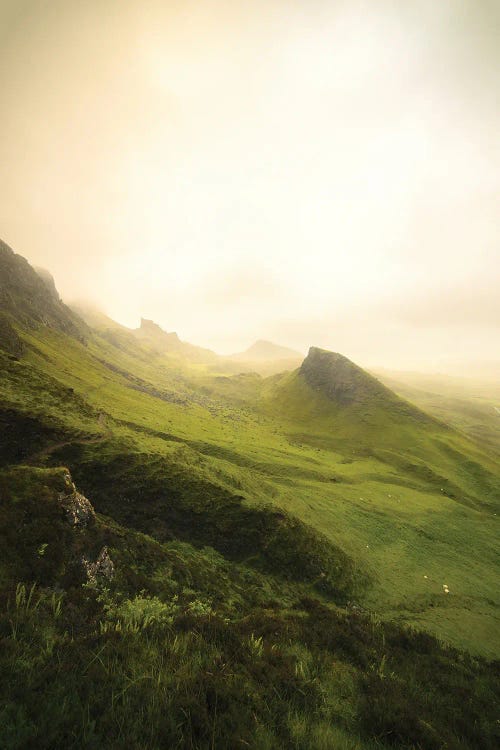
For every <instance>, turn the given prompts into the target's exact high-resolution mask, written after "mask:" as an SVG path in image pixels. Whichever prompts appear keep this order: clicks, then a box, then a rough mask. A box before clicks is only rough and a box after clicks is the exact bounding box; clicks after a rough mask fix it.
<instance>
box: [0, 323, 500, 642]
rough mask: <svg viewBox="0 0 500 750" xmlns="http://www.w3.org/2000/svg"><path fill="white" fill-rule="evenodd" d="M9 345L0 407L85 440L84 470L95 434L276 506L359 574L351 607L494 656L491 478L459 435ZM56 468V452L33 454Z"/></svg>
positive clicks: (107, 352)
mask: <svg viewBox="0 0 500 750" xmlns="http://www.w3.org/2000/svg"><path fill="white" fill-rule="evenodd" d="M24 339H25V341H27V342H28V343H29V345H30V346H29V349H28V351H27V353H26V355H25V357H24V358H23V360H22V361H21V362H14V361H11V360H10V361H9V366H8V369H9V373H10V374H9V376H8V377H7V376H6V377H4V378H3V380H2V390H3V395H2V400H3V401H4V402H5V403H7V404H10V405H15V406H16V408H20V409H22V410H24V411H27V412H28V413H29V414H30V415H33V414H35V415H36V414H38V415H42V416H43V417H44V419H45V418H46V417H49V418H50V420H49V421H53V422H54V421H55V422H54V423H55V424H57V425H58V426H61V425H62V426H63V427H64V430H69V431H72V432H73V433H75V434H76V435H77V434H78V433H79V432H80V433H81V432H82V431H84V432H85V433H86V436H85V438H84V440H85V451H86V458H85V461H86V462H87V465H88V466H92V461H93V460H94V462H96V461H98V460H99V456H100V454H101V452H102V446H101V445H100V444H99V443H98V442H97V443H96V442H95V441H96V440H99V439H101V438H102V439H104V438H106V440H107V443H108V444H112V445H113V446H114V447H113V448H112V449H109V450H110V452H111V453H113V452H116V444H118V443H119V444H120V445H122V446H127V447H126V450H133V451H137V452H140V454H141V455H143V456H144V455H152V454H155V455H159V456H164V457H166V458H167V457H168V458H169V460H170V461H171V464H172V465H175V466H177V467H179V468H180V469H182V470H183V471H186V472H188V473H190V474H195V475H197V476H199V477H201V478H203V479H204V480H206V481H207V482H208V483H209V484H211V485H215V486H220V487H221V488H223V489H224V490H225V491H227V492H229V493H233V494H234V493H237V494H238V495H241V496H243V497H244V498H245V503H246V504H247V505H250V506H251V505H255V506H260V505H261V504H262V503H272V504H274V505H277V506H279V507H280V508H283V509H285V510H286V511H289V512H291V513H292V514H293V515H294V516H296V517H298V518H299V519H302V520H303V521H305V522H306V523H307V524H309V525H311V526H312V527H314V528H316V529H318V530H320V531H321V532H322V533H323V534H324V535H325V536H326V537H327V538H328V539H329V540H330V541H331V542H333V543H334V544H335V545H336V546H337V547H340V548H341V549H343V550H344V551H345V552H346V553H347V554H348V555H349V556H350V557H351V558H352V559H353V560H354V561H355V562H356V564H357V566H358V568H359V569H360V570H361V571H363V573H364V572H365V571H367V572H368V574H369V576H370V577H371V579H372V585H371V587H370V588H368V590H367V591H366V592H365V594H364V595H363V598H361V595H359V597H360V601H361V603H362V604H363V605H364V606H367V607H370V608H373V609H376V610H377V611H379V612H380V613H381V614H382V615H383V616H386V617H397V618H399V619H400V620H401V621H403V622H409V623H416V624H418V625H419V626H420V627H424V628H427V629H429V630H430V631H431V632H433V633H436V634H437V635H439V636H440V637H443V638H445V639H446V640H449V641H450V642H451V643H453V644H456V645H460V646H464V647H467V648H469V649H471V650H472V651H475V652H478V653H483V654H486V655H495V654H496V655H498V653H499V652H500V641H499V628H498V619H497V617H498V602H497V601H496V600H495V590H496V585H495V582H496V580H497V576H498V567H497V565H498V561H497V559H496V557H495V550H496V547H495V543H496V533H497V530H496V522H497V517H496V516H494V515H493V514H494V513H495V512H496V510H494V504H495V501H496V500H498V474H497V473H496V471H497V470H496V466H495V462H494V460H493V459H492V458H491V456H490V455H489V454H488V453H487V452H485V451H483V450H482V449H480V448H479V447H478V446H477V445H474V444H473V443H471V442H470V441H469V440H467V438H465V436H463V435H460V434H458V433H455V432H454V431H452V430H450V429H447V428H445V427H444V426H443V425H440V424H439V423H437V422H435V421H432V420H428V421H424V424H421V423H419V421H418V420H416V421H415V420H414V421H412V420H403V421H402V420H401V413H400V409H401V405H400V404H398V402H397V401H396V402H394V403H392V405H391V408H390V409H389V410H388V409H387V408H385V407H387V405H385V406H384V408H380V409H377V408H375V407H366V406H362V407H356V406H354V407H352V406H351V407H349V408H348V409H342V408H337V407H335V405H334V404H332V402H331V401H330V400H328V399H326V398H325V397H323V396H321V394H318V393H316V392H314V391H311V389H310V387H309V386H308V385H307V383H306V382H305V381H304V379H303V378H302V377H301V376H300V375H298V374H297V373H292V374H288V375H285V376H277V377H272V378H268V379H261V378H259V377H258V376H239V377H238V376H236V377H223V376H222V377H214V376H212V375H210V374H209V373H207V371H206V370H205V369H204V368H203V367H202V366H188V365H184V366H179V363H178V362H177V361H174V362H173V361H172V359H169V358H167V357H161V356H159V355H158V354H154V353H153V352H146V351H145V350H144V349H143V348H141V347H140V345H139V344H138V343H137V342H131V341H129V340H128V339H127V338H126V337H125V339H124V340H123V341H122V342H121V347H120V348H118V347H116V346H114V345H113V344H111V343H110V342H109V341H108V340H106V338H103V337H102V336H93V337H91V338H90V339H89V342H88V346H87V347H83V346H82V345H81V344H80V343H78V342H77V341H75V340H73V339H70V338H67V337H63V336H61V334H58V333H55V332H49V331H47V330H43V331H42V330H41V331H39V332H38V333H37V332H32V333H31V334H29V335H26V334H25V335H24ZM61 384H62V385H63V386H64V387H65V388H66V389H73V390H72V391H70V390H66V391H62V390H61V388H60V385H61ZM403 423H404V426H403ZM99 436H100V437H99ZM80 439H81V436H80ZM113 441H114V442H113ZM54 442H55V443H57V440H56V439H55V438H54ZM61 442H65V441H61ZM78 455H80V454H78ZM68 457H69V458H71V452H69V453H68V450H66V453H65V448H64V446H60V449H59V453H58V454H57V453H55V454H53V455H51V454H48V455H47V454H45V455H41V456H39V457H38V458H39V461H40V462H41V463H43V462H45V463H47V462H51V461H52V462H55V461H57V460H61V461H63V460H66V458H68ZM73 458H74V459H75V460H76V457H75V456H73ZM80 460H81V459H80V458H79V459H78V461H80ZM78 461H77V463H78ZM68 463H70V461H69V460H68ZM72 469H73V470H74V471H75V472H76V474H77V475H78V478H79V479H80V481H83V482H85V471H84V470H82V469H81V468H79V467H78V466H75V467H73V466H72ZM79 472H80V473H79ZM495 473H496V478H495ZM424 576H427V578H424ZM443 583H447V584H448V586H449V588H450V594H449V595H445V594H444V593H443Z"/></svg>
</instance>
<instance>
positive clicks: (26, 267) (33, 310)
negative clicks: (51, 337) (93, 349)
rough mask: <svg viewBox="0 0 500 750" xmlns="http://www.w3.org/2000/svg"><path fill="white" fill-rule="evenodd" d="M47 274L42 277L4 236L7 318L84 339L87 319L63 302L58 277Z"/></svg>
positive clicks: (0, 275)
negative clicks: (5, 240) (9, 244)
mask: <svg viewBox="0 0 500 750" xmlns="http://www.w3.org/2000/svg"><path fill="white" fill-rule="evenodd" d="M44 274H45V277H44V278H42V277H41V276H40V275H39V274H38V273H37V272H36V271H35V270H34V269H33V268H32V267H31V266H30V264H29V263H28V261H27V260H25V258H22V257H21V256H20V255H17V254H16V253H14V252H13V250H11V248H10V247H9V246H8V245H6V244H5V242H2V241H1V240H0V313H1V314H3V316H4V320H5V319H7V318H8V319H9V320H10V321H11V322H12V321H15V323H16V326H21V327H23V326H24V327H29V328H33V327H34V326H35V327H36V326H38V325H47V326H50V327H51V328H55V329H56V330H58V331H62V332H63V333H67V334H68V335H70V336H74V337H76V338H78V339H80V340H83V339H84V338H85V334H86V332H87V327H86V325H85V323H84V322H83V321H82V320H81V319H80V318H78V316H77V315H75V313H73V312H72V311H71V310H70V309H69V308H68V307H66V305H65V304H64V303H63V302H61V300H60V298H59V295H58V293H57V290H56V288H55V284H54V280H53V279H52V277H51V276H50V274H47V272H44ZM0 344H1V342H0Z"/></svg>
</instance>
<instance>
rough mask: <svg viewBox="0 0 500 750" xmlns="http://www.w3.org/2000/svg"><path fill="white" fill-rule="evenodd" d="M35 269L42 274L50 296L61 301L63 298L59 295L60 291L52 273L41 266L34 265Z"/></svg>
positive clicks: (41, 276)
mask: <svg viewBox="0 0 500 750" xmlns="http://www.w3.org/2000/svg"><path fill="white" fill-rule="evenodd" d="M33 268H34V270H35V271H36V272H37V274H38V275H39V276H40V278H41V280H42V281H43V283H44V284H45V286H46V287H47V289H48V291H49V294H50V296H51V297H52V299H54V300H56V301H57V302H60V301H61V298H60V297H59V292H58V291H57V288H56V282H55V281H54V277H53V276H52V274H51V273H50V272H49V271H47V270H46V269H45V268H39V267H38V266H33Z"/></svg>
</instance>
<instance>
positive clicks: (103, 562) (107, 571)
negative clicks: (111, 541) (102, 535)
mask: <svg viewBox="0 0 500 750" xmlns="http://www.w3.org/2000/svg"><path fill="white" fill-rule="evenodd" d="M81 565H82V568H83V571H84V573H85V575H86V577H87V581H88V582H89V583H90V584H93V585H95V584H96V583H97V582H98V580H99V579H104V580H107V581H110V580H112V578H113V577H114V575H115V565H114V563H113V560H112V559H111V558H110V556H109V552H108V548H107V547H103V548H102V550H101V551H100V552H99V554H98V556H97V559H96V560H95V561H94V562H92V561H91V560H89V559H88V557H86V556H83V557H82V559H81Z"/></svg>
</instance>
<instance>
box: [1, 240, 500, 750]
mask: <svg viewBox="0 0 500 750" xmlns="http://www.w3.org/2000/svg"><path fill="white" fill-rule="evenodd" d="M1 257H2V259H3V262H2V265H1V266H0V288H1V299H2V300H3V307H2V312H3V315H4V319H3V320H7V321H8V322H9V326H10V327H11V330H12V332H13V334H14V335H15V337H17V338H16V340H15V341H14V344H13V343H12V341H11V339H10V337H9V336H10V334H9V335H7V336H4V337H3V338H2V336H0V534H1V536H2V540H3V542H4V543H3V544H2V545H0V633H1V637H2V645H3V648H2V649H0V670H1V672H2V674H4V675H6V679H5V680H3V681H1V684H0V716H1V721H0V747H2V748H3V747H5V748H20V747H37V748H41V749H42V750H44V749H46V750H49V748H54V747H67V746H68V747H70V746H74V747H89V748H90V747H103V748H108V747H109V748H119V747H122V746H123V742H124V738H125V737H126V744H127V747H131V748H151V749H153V748H156V747H179V748H184V747H185V748H207V750H208V749H209V748H212V747H217V748H228V750H229V748H236V747H255V748H261V747H262V748H264V747H267V748H273V749H276V750H279V749H280V748H285V747H297V748H304V749H305V748H312V750H320V749H321V748H330V747H332V748H334V747H345V748H352V749H354V748H359V750H373V748H374V747H381V748H384V747H387V748H388V747H396V748H410V747H415V748H419V747H420V748H435V749H436V750H438V749H439V748H441V747H449V748H457V750H462V749H463V750H465V749H466V748H475V749H477V750H479V748H481V750H482V749H483V748H484V749H485V750H490V749H491V750H492V749H493V748H495V747H496V746H497V740H498V737H497V732H498V723H497V705H498V683H497V665H496V663H495V662H492V661H491V660H492V659H495V658H498V655H499V653H500V639H499V632H500V631H499V628H498V611H499V606H500V604H499V601H498V587H497V580H498V573H499V568H498V556H497V529H496V522H497V517H496V514H497V513H498V512H499V511H498V505H499V502H498V498H499V497H500V492H499V489H500V476H499V471H498V461H497V459H496V456H495V455H494V454H492V453H491V452H490V450H489V446H488V444H487V443H483V442H481V440H479V439H478V440H472V439H470V438H469V437H467V436H466V435H465V434H463V433H462V432H461V431H459V430H457V429H455V428H454V427H452V426H450V425H448V424H445V422H443V421H442V420H441V419H437V418H436V417H435V416H434V415H431V414H429V413H427V412H426V411H423V410H421V409H420V408H418V406H416V405H414V404H412V403H410V402H409V401H407V400H405V399H404V398H401V397H400V396H397V395H396V394H395V393H394V392H393V391H391V389H389V388H387V387H386V386H384V385H382V383H380V382H379V381H378V380H377V379H375V378H374V377H373V376H371V375H370V374H369V373H367V372H365V371H364V370H362V369H361V368H359V367H358V366H357V365H355V364H354V363H352V362H350V361H349V360H348V359H346V358H345V357H343V356H342V355H340V354H335V353H333V352H326V351H324V350H320V349H317V348H314V347H313V348H311V350H310V351H309V354H308V356H307V357H306V358H305V360H304V362H303V363H299V365H300V366H297V368H296V369H294V370H292V371H287V372H283V371H278V372H276V373H275V374H273V375H271V376H269V377H262V376H259V375H257V374H255V372H248V371H247V372H245V371H244V369H245V367H246V365H245V364H244V363H243V366H242V365H241V363H231V362H228V361H226V360H225V358H217V355H213V357H215V359H214V360H210V357H209V355H208V354H207V355H205V354H204V350H201V351H200V353H199V355H197V354H196V352H197V347H192V346H191V345H190V344H187V343H185V342H182V341H180V340H179V339H178V338H177V337H176V335H175V334H172V333H167V332H165V331H162V329H161V328H159V327H158V326H156V325H155V324H154V323H152V322H151V321H142V322H141V326H140V328H139V329H138V331H133V330H130V329H127V328H125V327H123V326H119V325H118V324H114V325H113V321H111V323H108V322H107V320H106V319H105V318H103V317H102V316H97V317H96V316H94V323H95V324H94V323H93V322H92V319H91V317H89V316H88V315H87V316H86V321H87V322H86V323H84V322H83V321H82V320H81V319H80V318H79V317H78V316H77V315H76V313H75V312H72V311H69V310H68V308H66V307H65V306H64V304H63V303H62V302H60V300H59V295H58V294H57V293H56V294H54V289H53V288H52V285H51V284H50V283H49V284H47V283H46V281H43V280H42V279H40V277H39V276H37V274H36V273H35V271H33V269H31V267H30V266H29V264H27V262H26V261H24V260H23V259H19V256H15V255H14V253H12V251H10V249H9V252H8V253H5V252H4V253H3V255H2V256H1ZM30 290H32V291H34V294H33V295H32V296H31V297H30V298H29V299H25V295H28V294H30ZM108 320H109V319H108ZM70 324H71V325H70ZM4 330H5V327H4V326H3V325H2V326H1V327H0V332H3V331H4ZM82 331H84V332H85V335H84V336H82V334H81V332H82ZM141 331H142V332H141ZM2 335H3V334H2ZM5 341H7V344H6V343H5ZM9 342H10V343H9ZM16 342H18V343H19V347H18V349H17V350H16V353H15V354H14V353H13V351H12V349H13V347H14V348H15V346H14V345H15V344H16ZM210 354H213V353H210ZM196 356H199V357H200V359H196ZM204 356H206V357H207V359H206V361H203V359H202V357H204ZM278 361H280V360H278ZM236 366H237V367H238V370H237V373H236V374H234V371H233V370H232V367H236ZM250 369H253V368H250ZM464 705H466V707H467V710H466V711H464V710H463V706H464Z"/></svg>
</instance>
